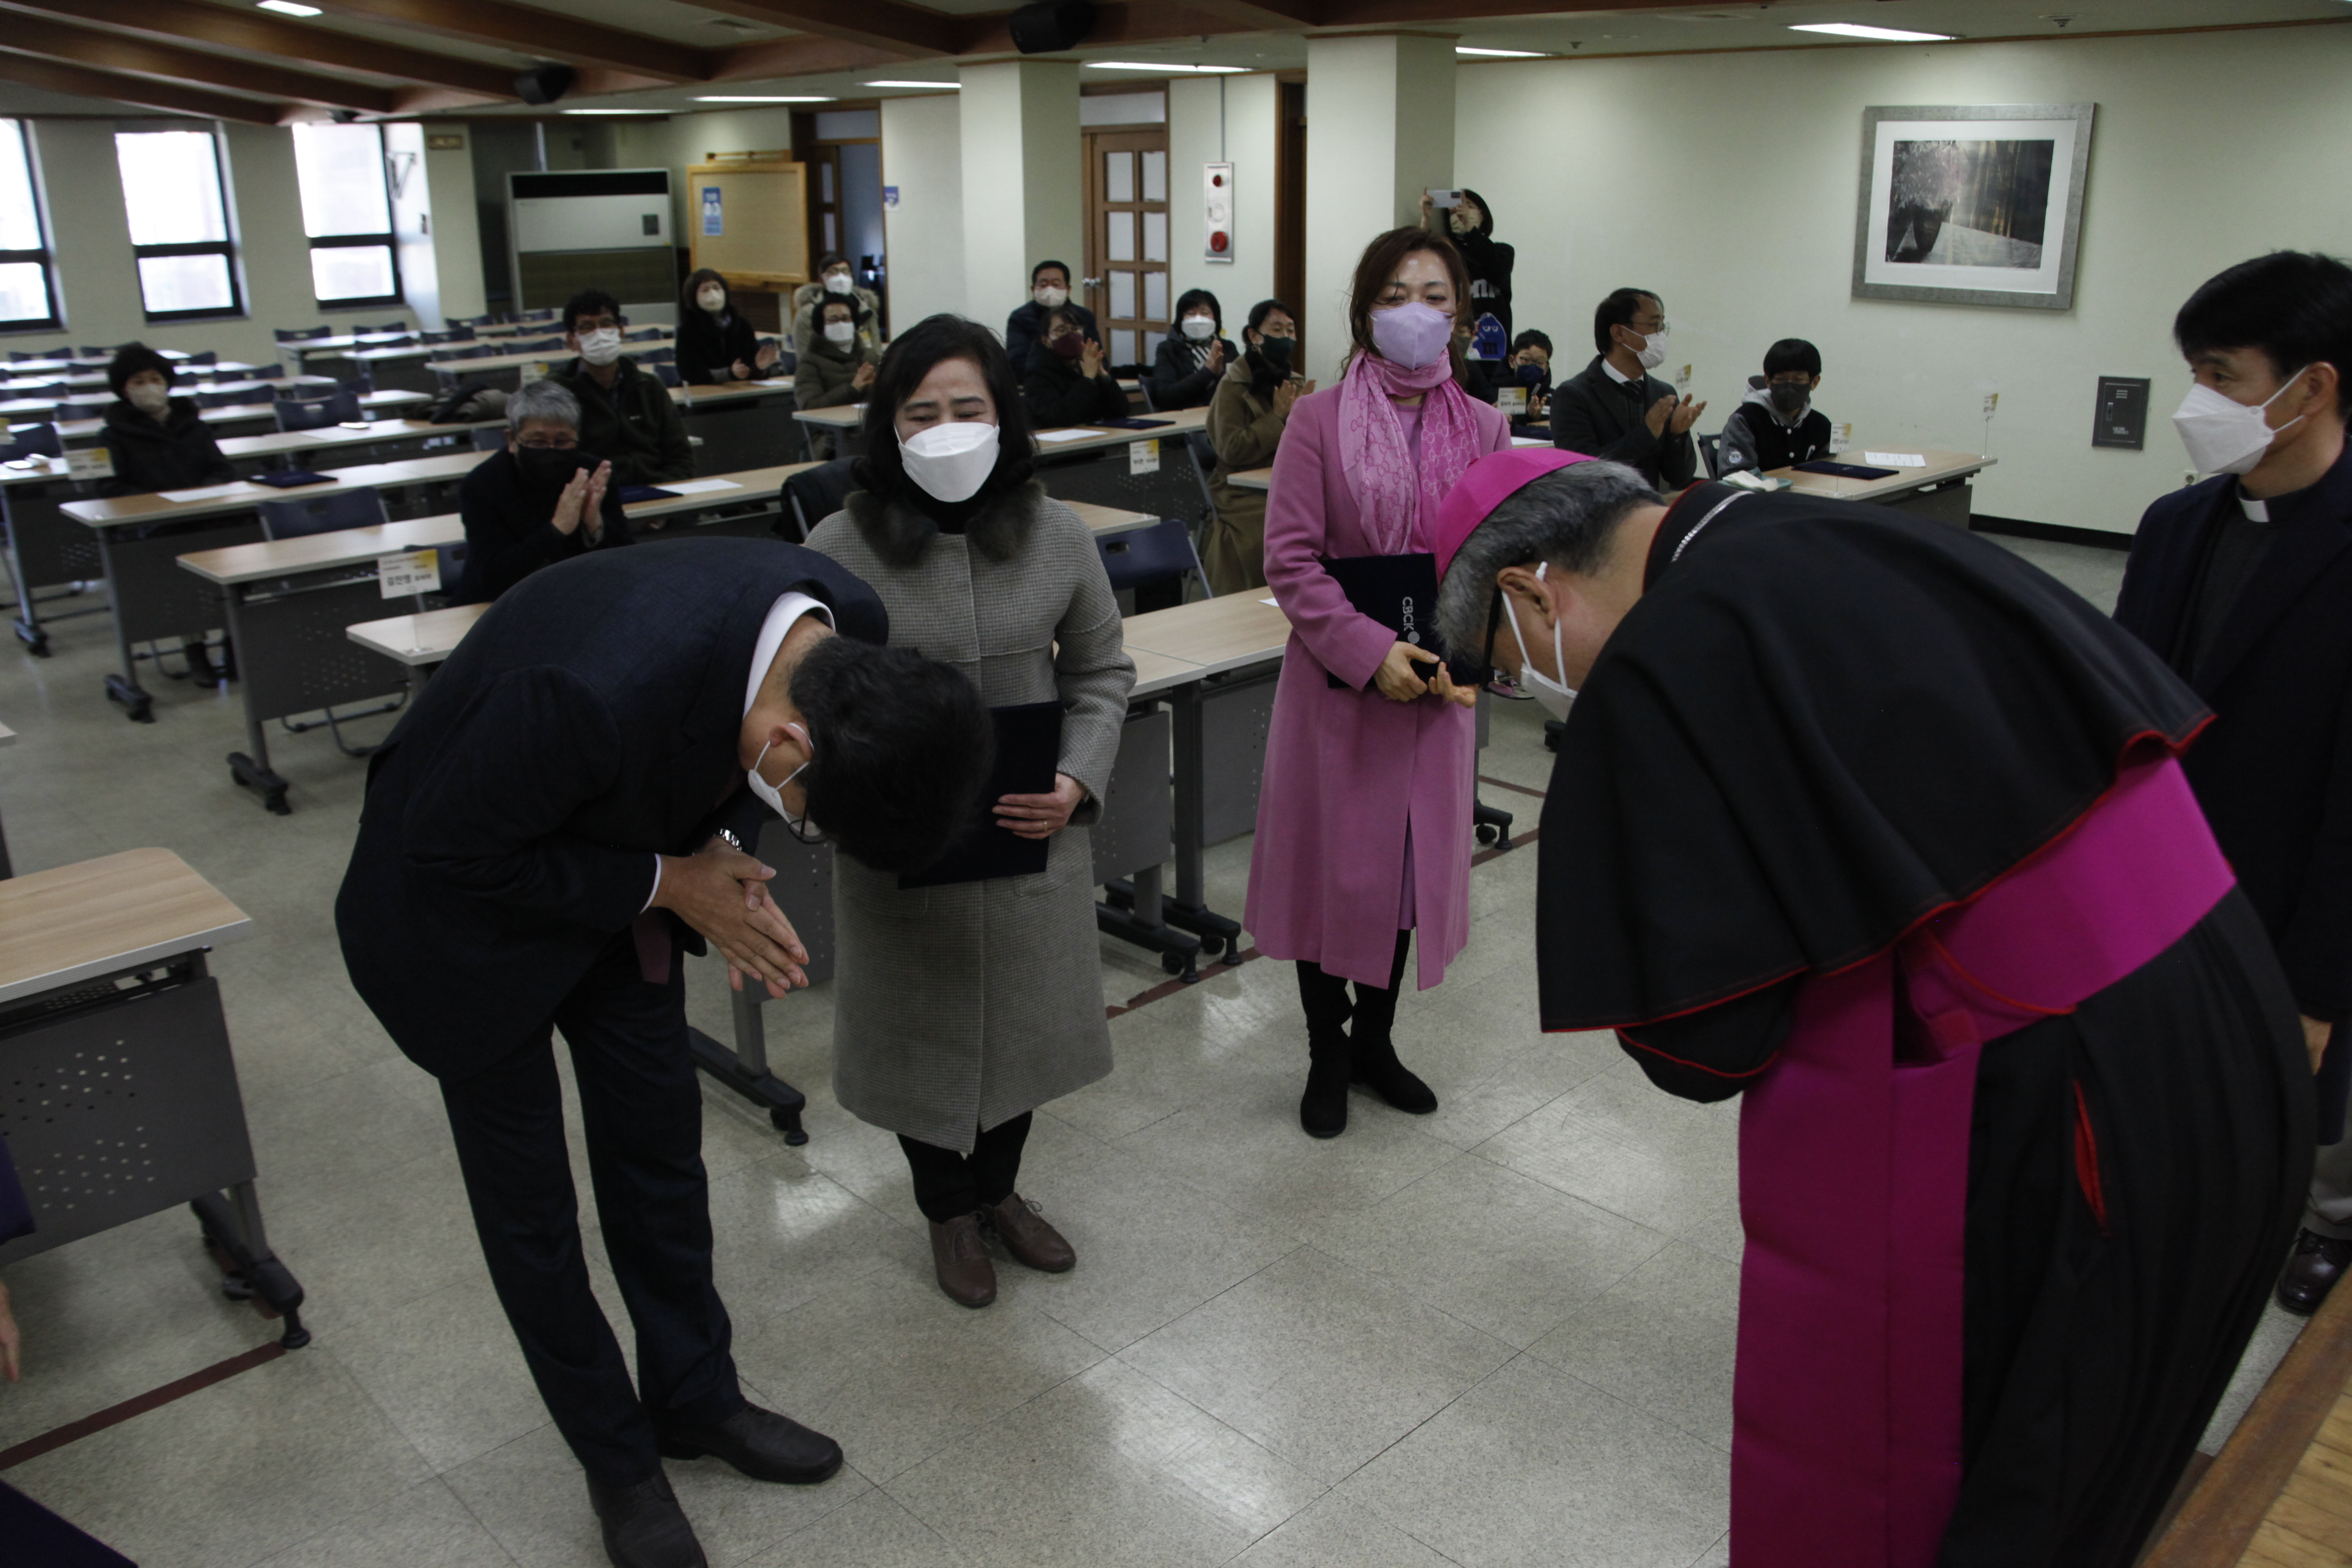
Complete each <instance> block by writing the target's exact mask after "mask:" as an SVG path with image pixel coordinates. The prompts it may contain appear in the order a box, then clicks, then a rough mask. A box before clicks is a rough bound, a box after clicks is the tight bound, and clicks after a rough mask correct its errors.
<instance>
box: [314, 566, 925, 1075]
mask: <svg viewBox="0 0 2352 1568" xmlns="http://www.w3.org/2000/svg"><path fill="white" fill-rule="evenodd" d="M793 591H798V592H801V593H804V594H808V595H811V596H812V597H814V598H816V599H818V600H820V601H822V602H823V603H824V604H825V605H828V606H829V607H830V608H831V609H832V611H833V614H834V620H835V626H836V627H837V629H838V630H839V631H840V632H841V633H842V635H843V636H845V637H856V638H858V639H859V640H861V641H864V642H871V643H877V644H878V643H882V642H884V641H886V640H887V637H888V636H889V617H888V616H887V614H886V613H885V612H884V610H883V608H882V602H881V600H880V599H878V598H877V597H876V596H875V594H874V591H873V590H872V589H871V588H868V587H867V586H866V584H864V583H862V582H860V581H859V580H858V579H857V578H856V577H855V576H853V575H851V574H849V573H848V572H847V571H845V569H844V568H843V567H841V566H840V565H838V564H837V563H835V562H833V561H831V560H829V559H827V558H826V557H824V556H823V555H819V554H817V553H816V552H814V551H810V550H803V549H802V548H801V547H800V546H798V545H794V544H785V543H782V542H772V541H768V540H756V539H681V540H673V541H669V542H664V543H662V544H660V545H658V546H651V545H649V546H647V547H646V549H643V550H598V551H592V552H589V553H588V554H585V555H582V556H579V557H576V558H575V559H573V560H571V561H566V562H563V563H560V564H558V565H555V566H551V567H549V568H547V569H546V570H545V571H542V572H537V573H534V574H531V575H530V576H529V577H527V578H525V579H524V580H523V581H522V582H521V583H520V584H516V586H515V587H514V588H513V589H512V590H511V591H510V592H509V593H508V594H507V595H506V596H505V597H504V598H502V599H500V600H499V602H498V604H497V605H494V606H493V607H492V608H491V609H490V611H489V613H488V614H487V615H485V616H483V617H482V618H481V620H480V621H479V622H478V623H477V624H476V625H475V626H474V629H473V630H472V631H471V632H469V633H467V637H466V640H465V641H464V642H463V643H461V644H459V645H458V647H457V653H456V654H455V655H454V656H452V657H451V658H450V659H449V661H448V663H446V664H445V665H443V666H442V667H441V669H440V672H439V673H438V674H436V676H435V677H434V678H433V680H432V681H431V683H430V684H429V685H427V686H426V687H425V689H424V690H423V691H422V692H420V693H419V694H418V696H417V697H416V699H415V700H414V701H413V702H411V703H410V704H409V708H408V712H407V713H406V715H405V716H404V717H403V718H402V720H401V721H400V723H399V724H398V725H397V726H395V727H394V730H393V731H392V734H391V736H390V738H389V739H387V740H386V741H385V742H384V744H383V749H382V750H381V751H379V752H377V753H376V754H375V756H374V757H373V759H372V760H371V762H370V763H369V779H368V792H367V802H366V805H365V807H364V808H363V810H362V815H361V819H360V832H359V842H358V843H357V844H356V845H355V846H354V847H353V848H352V859H351V866H350V868H349V869H348V870H346V871H345V873H344V875H343V885H342V890H341V893H340V894H338V895H337V897H336V900H335V926H336V931H337V932H338V934H339V935H340V936H341V940H342V949H343V963H344V965H345V967H346V968H348V969H349V970H350V972H351V976H352V986H353V987H354V988H355V989H356V990H357V991H358V992H359V994H360V996H361V997H362V1000H364V1001H365V1002H366V1003H367V1005H369V1006H370V1007H371V1008H373V1010H374V1012H375V1015H376V1016H377V1017H378V1018H379V1019H381V1020H382V1021H383V1026H384V1028H385V1029H386V1030H387V1031H388V1032H389V1033H390V1034H391V1036H392V1037H393V1040H394V1043H395V1044H396V1045H398V1046H399V1047H400V1048H401V1050H402V1051H403V1052H404V1053H405V1054H406V1055H407V1057H408V1058H409V1059H410V1060H412V1061H414V1062H415V1063H416V1064H417V1065H418V1066H419V1067H421V1068H425V1070H426V1071H428V1072H430V1073H433V1074H435V1075H436V1077H440V1078H444V1079H463V1078H466V1077H467V1076H469V1075H471V1074H473V1073H476V1072H478V1071H480V1070H482V1069H483V1068H488V1067H490V1066H492V1065H493V1064H495V1063H496V1062H498V1061H499V1059H500V1058H504V1057H506V1056H508V1055H509V1054H510V1053H512V1052H513V1051H515V1050H516V1049H518V1048H520V1047H523V1046H525V1045H527V1044H529V1043H530V1041H532V1040H534V1039H536V1038H538V1037H540V1036H541V1032H542V1031H544V1030H545V1029H546V1027H547V1025H548V1020H549V1018H550V1016H551V1015H552V1014H553V1012H554V1010H555V1007H556V1005H557V1004H558V1003H560V1002H561V1001H562V998H563V997H564V995H565V994H567V993H569V992H570V991H571V989H572V986H573V985H575V984H578V983H579V980H580V978H581V976H582V975H583V974H584V973H586V972H587V970H588V968H589V966H590V965H591V964H592V963H593V962H594V961H595V959H596V957H597V955H598V954H599V953H600V952H603V951H604V948H605V946H606V944H608V943H609V942H611V941H612V939H613V938H614V936H615V935H616V934H617V933H619V932H621V931H625V930H627V929H628V928H629V926H630V924H631V922H632V921H635V919H636V916H637V913H638V911H639V910H642V909H643V908H644V907H645V903H646V899H647V898H648V897H649V896H650V895H651V894H652V892H653V885H654V857H655V856H656V854H667V855H682V854H688V853H690V852H692V851H693V850H695V849H697V848H698V847H701V845H702V844H703V843H705V842H706V841H707V840H708V839H709V835H710V834H711V832H712V831H714V830H715V828H717V827H718V826H722V825H723V826H730V827H732V828H734V830H735V832H736V834H737V837H740V838H741V839H742V840H743V842H744V843H746V844H751V843H754V842H756V838H755V837H754V835H753V833H752V832H750V831H746V830H747V829H756V827H757V826H759V824H760V821H761V816H762V815H763V813H764V811H765V808H764V807H763V806H761V805H760V803H759V801H758V799H757V797H755V796H753V795H751V792H750V791H749V790H747V789H745V788H743V787H742V776H743V775H742V769H741V766H740V763H738V761H737V757H736V737H737V735H738V733H739V732H740V730H741V727H742V720H743V688H744V685H745V683H746V681H747V680H748V679H750V675H751V649H752V643H753V642H754V641H755V640H756V639H757V638H758V637H759V634H760V626H761V623H762V622H763V621H764V620H766V618H767V615H768V611H769V609H770V607H771V606H772V605H774V603H775V601H776V600H777V598H778V597H779V596H780V595H783V594H786V593H789V592H793ZM722 796H723V797H724V799H723V800H722ZM665 919H666V920H667V917H665ZM668 923H669V924H670V926H671V928H672V931H673V934H674V935H677V936H678V937H680V938H681V939H684V938H685V937H687V936H688V935H690V933H688V932H687V931H686V928H685V927H684V926H683V925H682V924H679V923H678V922H677V921H668ZM687 945H688V948H689V950H690V951H699V950H700V949H699V943H698V942H693V941H689V942H687Z"/></svg>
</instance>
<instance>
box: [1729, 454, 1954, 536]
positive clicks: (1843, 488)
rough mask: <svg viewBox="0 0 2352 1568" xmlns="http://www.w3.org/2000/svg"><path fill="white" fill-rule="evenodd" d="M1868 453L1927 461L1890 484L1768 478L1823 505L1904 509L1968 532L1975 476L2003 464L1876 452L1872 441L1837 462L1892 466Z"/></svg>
mask: <svg viewBox="0 0 2352 1568" xmlns="http://www.w3.org/2000/svg"><path fill="white" fill-rule="evenodd" d="M1866 450H1869V451H1882V452H1890V453H1900V454H1903V455H1905V456H1908V457H1916V458H1926V459H1927V462H1926V463H1925V464H1924V465H1923V466H1922V467H1919V468H1901V469H1898V470H1897V471H1896V472H1895V475H1894V477H1892V478H1890V479H1840V478H1839V477H1837V476H1836V475H1834V474H1801V473H1799V472H1797V471H1796V469H1794V468H1774V469H1771V470H1770V471H1769V473H1768V474H1767V475H1766V476H1765V477H1766V478H1768V479H1787V480H1788V481H1789V488H1790V489H1791V490H1792V491H1794V492H1795V493H1796V494H1798V495H1805V496H1814V497H1818V498H1820V499H1821V500H1853V501H1868V502H1871V503H1872V504H1874V505H1877V506H1899V507H1904V508H1906V509H1907V510H1913V511H1917V512H1920V513H1923V514H1924V515H1927V516H1929V517H1933V518H1936V519H1937V520H1938V521H1944V522H1949V523H1952V524H1955V525H1956V526H1958V527H1960V528H1966V527H1968V525H1969V483H1968V481H1969V476H1971V475H1973V474H1975V473H1977V472H1979V470H1981V469H1984V468H1990V467H1992V466H1993V464H1994V463H1995V462H1996V461H1997V460H1998V459H1996V458H1987V457H1980V456H1979V455H1978V454H1976V453H1974V452H1947V451H1941V450H1937V449H1935V448H1932V447H1899V446H1885V447H1870V446H1869V445H1868V443H1866V442H1863V443H1856V445H1855V447H1853V450H1851V451H1849V452H1848V453H1847V454H1846V455H1845V456H1844V457H1843V458H1838V459H1836V460H1837V461H1839V462H1842V463H1851V464H1853V465H1856V466H1859V467H1864V468H1869V467H1891V466H1892V465H1874V464H1872V463H1871V462H1870V461H1869V459H1868V458H1865V457H1864V455H1863V454H1864V451H1866Z"/></svg>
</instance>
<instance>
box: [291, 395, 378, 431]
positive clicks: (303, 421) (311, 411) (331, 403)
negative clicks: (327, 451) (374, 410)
mask: <svg viewBox="0 0 2352 1568" xmlns="http://www.w3.org/2000/svg"><path fill="white" fill-rule="evenodd" d="M270 406H271V407H272V408H274V409H276V410H277V411H278V429H279V430H281V431H284V430H324V429H325V428H326V427H327V426H330V425H341V424H342V423H343V422H344V421H346V420H351V419H357V418H358V417H359V416H360V400H359V396H358V395H357V394H355V393H350V392H343V391H340V390H339V391H337V392H336V393H335V394H334V395H331V396H329V397H280V398H278V399H276V400H274V401H273V402H272V403H271V405H270Z"/></svg>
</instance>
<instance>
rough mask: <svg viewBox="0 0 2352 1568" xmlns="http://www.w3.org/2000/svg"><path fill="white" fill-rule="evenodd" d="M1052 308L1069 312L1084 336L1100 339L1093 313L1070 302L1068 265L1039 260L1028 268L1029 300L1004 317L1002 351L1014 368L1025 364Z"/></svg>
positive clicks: (1042, 336)
mask: <svg viewBox="0 0 2352 1568" xmlns="http://www.w3.org/2000/svg"><path fill="white" fill-rule="evenodd" d="M1055 310H1068V311H1070V312H1072V313H1073V314H1074V315H1075V316H1076V318H1077V322H1078V326H1079V328H1080V330H1082V331H1084V332H1085V333H1086V335H1087V337H1089V338H1092V339H1093V340H1094V341H1095V342H1102V331H1101V330H1100V329H1099V328H1097V326H1096V325H1095V313H1094V312H1093V311H1092V310H1087V308H1086V307H1085V306H1084V305H1075V304H1072V303H1071V302H1070V269H1069V267H1068V266H1067V265H1066V263H1063V262H1059V261H1041V262H1039V263H1037V265H1036V266H1034V267H1032V268H1030V269H1029V302H1028V303H1027V304H1025V305H1024V306H1022V307H1021V308H1020V309H1019V310H1015V311H1013V314H1011V315H1010V316H1007V317H1006V318H1005V319H1004V353H1005V355H1006V357H1007V358H1009V359H1011V360H1012V361H1013V370H1014V371H1015V372H1019V371H1021V370H1023V369H1024V368H1025V367H1026V366H1027V365H1028V363H1029V351H1030V350H1031V349H1033V348H1034V347H1036V346H1037V344H1038V342H1040V341H1041V340H1043V339H1044V337H1045V318H1046V317H1047V316H1048V315H1050V314H1052V313H1053V312H1054V311H1055Z"/></svg>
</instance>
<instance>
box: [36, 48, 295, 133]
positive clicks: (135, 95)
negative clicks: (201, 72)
mask: <svg viewBox="0 0 2352 1568" xmlns="http://www.w3.org/2000/svg"><path fill="white" fill-rule="evenodd" d="M13 42H14V39H13V37H11V36H10V35H9V33H8V32H6V31H0V81H13V82H15V83H16V84H17V85H18V86H20V87H37V88H40V89H44V90H46V91H48V92H70V93H75V94H78V95H79V96H80V97H83V98H96V99H101V100H111V101H113V102H116V103H128V104H131V105H134V106H136V107H138V108H141V109H160V110H165V111H167V112H169V113H173V114H194V115H199V116H202V117H203V118H205V119H207V120H235V121H240V122H242V123H244V124H247V125H282V124H287V123H289V122H290V121H293V120H295V119H297V118H299V111H298V110H295V109H294V107H293V106H292V105H291V104H277V103H257V102H255V101H254V100H252V99H249V98H231V97H230V96H229V95H228V94H226V93H225V92H205V91H203V90H202V89H197V88H193V87H181V86H177V85H174V84H172V83H167V82H160V81H151V80H150V79H147V78H145V77H137V76H118V75H116V74H115V73H114V72H112V71H100V70H91V69H89V68H87V67H85V66H77V65H68V64H66V63H65V62H63V61H61V60H52V59H43V58H38V57H37V56H33V55H20V54H12V53H8V52H7V50H8V49H9V47H10V45H11V44H12V43H13Z"/></svg>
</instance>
